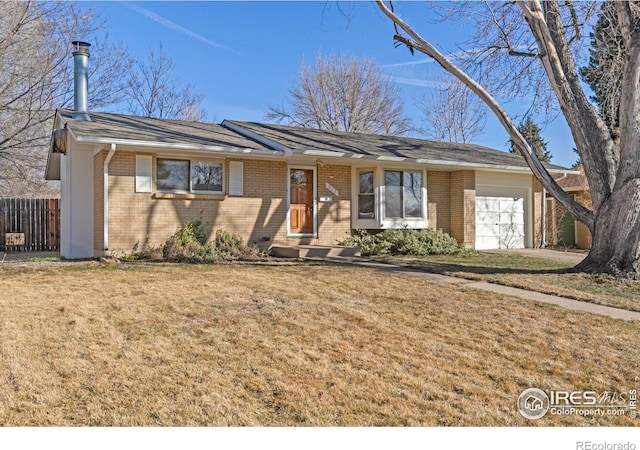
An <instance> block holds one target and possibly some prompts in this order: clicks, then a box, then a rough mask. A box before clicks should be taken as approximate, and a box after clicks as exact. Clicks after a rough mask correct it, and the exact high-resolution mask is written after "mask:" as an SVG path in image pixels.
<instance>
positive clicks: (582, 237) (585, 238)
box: [546, 191, 592, 249]
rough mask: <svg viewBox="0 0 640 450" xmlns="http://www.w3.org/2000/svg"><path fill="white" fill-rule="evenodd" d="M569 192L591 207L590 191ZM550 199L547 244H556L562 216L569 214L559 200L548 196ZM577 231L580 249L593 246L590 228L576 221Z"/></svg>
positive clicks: (577, 243) (581, 202) (577, 244)
mask: <svg viewBox="0 0 640 450" xmlns="http://www.w3.org/2000/svg"><path fill="white" fill-rule="evenodd" d="M569 194H574V195H575V200H576V201H577V202H578V203H580V204H582V205H584V206H586V207H587V208H591V207H592V205H591V194H590V193H589V191H574V192H571V191H570V192H569ZM547 200H548V205H549V206H548V208H547V217H546V226H547V245H550V246H556V245H559V243H558V236H559V235H560V231H561V222H562V218H563V217H564V215H565V214H569V213H568V212H567V210H566V209H564V207H562V205H560V203H558V201H557V200H556V199H555V198H553V197H550V196H549V197H547ZM575 233H576V236H575V238H576V247H577V248H580V249H589V248H591V232H590V231H589V229H588V228H587V227H586V226H585V225H584V224H583V223H581V222H578V221H575Z"/></svg>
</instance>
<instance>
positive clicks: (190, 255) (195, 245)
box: [126, 220, 264, 264]
mask: <svg viewBox="0 0 640 450" xmlns="http://www.w3.org/2000/svg"><path fill="white" fill-rule="evenodd" d="M263 257H264V252H262V251H261V250H260V249H259V248H258V247H257V246H255V245H251V244H247V243H246V242H245V241H244V239H242V238H241V237H240V236H237V235H234V234H231V233H229V232H227V231H224V230H218V231H216V235H215V238H214V240H213V241H211V242H207V234H206V232H205V231H204V228H203V225H202V222H201V221H199V220H194V221H191V222H189V223H187V224H186V225H185V226H184V227H182V228H181V229H179V230H178V231H176V232H175V233H174V234H173V235H172V236H171V237H170V238H169V239H167V240H166V241H165V243H164V244H162V245H161V246H160V247H156V248H147V249H145V250H144V251H141V252H135V253H133V254H131V255H129V256H128V257H127V258H126V259H129V260H146V259H152V260H155V261H169V262H188V263H197V264H210V263H217V262H224V261H238V260H255V259H261V258H263Z"/></svg>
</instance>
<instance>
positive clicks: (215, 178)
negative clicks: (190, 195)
mask: <svg viewBox="0 0 640 450" xmlns="http://www.w3.org/2000/svg"><path fill="white" fill-rule="evenodd" d="M191 190H193V191H205V192H222V163H208V162H202V161H192V162H191Z"/></svg>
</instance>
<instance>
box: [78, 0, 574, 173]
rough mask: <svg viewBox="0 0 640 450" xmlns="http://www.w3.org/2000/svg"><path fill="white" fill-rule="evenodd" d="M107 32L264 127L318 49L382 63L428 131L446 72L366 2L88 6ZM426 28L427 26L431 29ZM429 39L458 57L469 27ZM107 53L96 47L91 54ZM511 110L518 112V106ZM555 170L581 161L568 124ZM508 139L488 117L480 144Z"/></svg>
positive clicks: (503, 145)
mask: <svg viewBox="0 0 640 450" xmlns="http://www.w3.org/2000/svg"><path fill="white" fill-rule="evenodd" d="M85 3H86V5H87V6H90V7H92V8H94V9H95V10H96V12H97V13H98V14H99V15H100V17H102V18H103V19H106V20H107V23H108V26H109V39H110V40H111V41H112V42H121V43H122V44H123V45H124V46H125V47H126V48H127V49H128V50H129V51H130V53H131V55H132V56H133V57H136V58H140V59H144V58H145V57H146V53H147V50H148V48H149V46H153V47H154V48H156V49H157V48H158V46H159V45H160V44H162V47H163V51H164V52H165V53H167V54H168V55H169V56H171V58H173V60H174V62H175V75H176V77H178V78H179V79H180V81H181V82H183V83H185V84H187V83H190V84H192V85H193V86H194V87H195V90H196V91H197V92H198V93H199V94H201V95H203V96H204V98H205V100H204V103H203V106H204V107H205V109H206V110H207V111H208V114H209V118H210V119H212V120H213V121H216V122H220V121H222V120H224V119H235V120H245V121H257V122H264V121H265V120H266V119H265V113H266V112H267V110H268V108H267V107H268V105H274V104H280V103H283V102H284V101H285V100H286V97H287V91H288V88H289V87H290V85H291V83H292V81H293V80H294V79H295V77H296V74H297V73H298V71H299V68H300V64H301V63H302V61H306V62H308V63H313V61H314V60H315V57H316V55H317V54H318V52H322V53H323V54H325V55H328V54H330V53H347V54H350V55H355V56H358V57H362V56H367V57H369V58H371V59H373V60H374V61H375V62H377V63H378V64H379V65H380V66H381V67H382V69H383V71H384V73H385V74H388V75H389V76H390V77H391V79H392V80H394V81H393V82H394V83H396V84H397V86H398V88H399V89H400V91H401V92H402V95H403V98H404V103H405V108H406V112H407V114H408V115H409V117H410V118H411V119H412V121H413V125H414V126H415V127H419V126H422V125H423V123H422V121H423V113H422V112H421V111H420V110H419V108H418V103H419V102H420V100H421V99H422V98H423V97H425V96H426V95H428V93H429V89H430V87H429V86H430V84H431V83H432V82H433V81H434V80H435V79H437V78H438V75H439V74H440V71H439V69H438V67H437V65H435V64H434V63H432V62H431V61H430V60H429V58H427V57H426V56H424V55H421V54H419V53H416V54H415V55H414V56H412V55H411V54H410V53H409V52H408V51H407V50H406V49H405V48H395V47H394V42H393V33H394V31H393V27H392V25H391V22H390V21H389V20H388V19H387V18H386V17H385V16H383V15H382V13H381V12H380V11H379V10H378V8H377V6H376V5H375V4H373V3H371V2H365V1H349V2H347V1H340V2H336V1H327V2H324V1H322V2H321V1H288V2H272V1H257V2H249V1H225V2H223V1H196V2H170V1H166V2H116V1H113V2H109V1H106V2H85ZM399 9H400V10H401V11H402V13H403V16H404V17H406V18H407V19H408V20H409V22H410V23H415V24H423V23H425V21H427V20H429V19H430V18H431V16H430V13H429V10H428V7H427V5H426V4H424V3H422V2H404V3H401V4H400V5H399ZM420 30H421V31H422V30H424V28H423V27H421V28H420ZM428 30H429V32H430V33H431V35H430V36H424V37H425V38H428V39H430V40H432V42H433V43H434V44H435V45H437V46H439V47H441V48H444V49H445V50H446V51H455V44H456V42H459V41H461V40H463V39H464V37H465V35H466V31H465V29H464V26H463V25H462V24H459V23H453V24H451V23H448V24H437V25H431V26H430V27H429V28H428ZM97 51H100V49H99V48H96V47H92V52H97ZM509 108H510V111H513V112H514V113H515V114H518V113H520V112H521V111H518V106H517V105H513V104H512V105H509ZM542 136H543V138H544V139H545V140H546V141H547V142H548V148H549V149H550V150H551V152H552V154H553V160H552V162H554V163H555V164H560V165H565V166H570V165H571V164H573V163H574V162H575V160H576V156H575V154H574V153H573V151H572V148H573V141H572V139H571V136H570V134H569V131H568V129H567V127H566V125H565V124H564V120H563V119H562V118H560V119H557V120H556V121H555V122H554V123H552V124H550V125H549V126H547V127H546V128H545V129H544V130H543V133H542ZM507 141H508V137H507V134H506V132H505V131H504V130H503V129H502V128H501V127H500V125H499V124H498V123H497V121H496V120H494V119H493V118H492V117H491V116H488V120H487V128H486V132H485V133H484V134H483V135H482V136H481V137H479V138H478V139H476V140H475V142H474V143H477V144H480V145H486V146H489V147H493V148H497V149H499V150H506V149H507Z"/></svg>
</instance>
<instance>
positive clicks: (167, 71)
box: [126, 45, 206, 122]
mask: <svg viewBox="0 0 640 450" xmlns="http://www.w3.org/2000/svg"><path fill="white" fill-rule="evenodd" d="M174 68H175V63H174V61H173V59H171V58H170V57H169V56H168V55H167V54H166V53H164V52H163V51H162V45H161V46H160V52H159V53H158V54H156V52H155V51H154V50H153V49H152V48H149V51H148V53H147V60H146V61H137V62H136V64H135V68H134V70H133V71H132V72H131V73H130V74H129V76H128V77H127V90H126V95H127V103H128V104H129V108H130V110H131V112H132V113H133V114H136V115H140V116H144V117H154V118H157V119H178V120H188V121H193V122H201V121H204V120H205V119H206V113H205V111H204V109H202V107H201V104H202V100H203V98H204V97H203V96H202V95H198V94H196V93H195V92H194V89H193V86H191V85H190V84H187V85H186V86H185V87H180V86H179V83H178V80H177V79H176V78H175V77H174V76H173V70H174Z"/></svg>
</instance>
